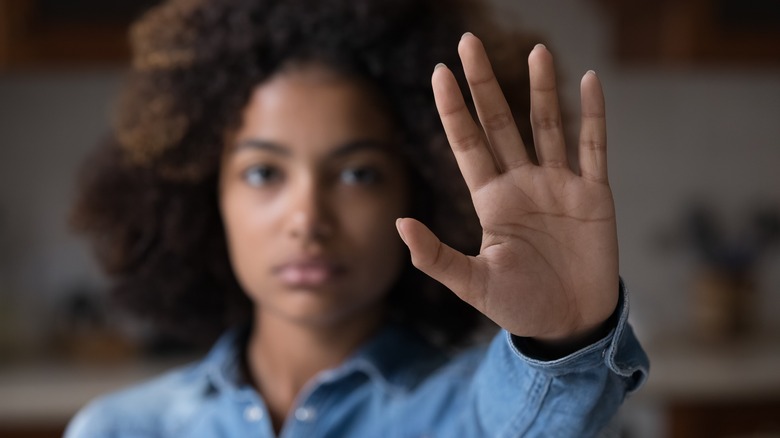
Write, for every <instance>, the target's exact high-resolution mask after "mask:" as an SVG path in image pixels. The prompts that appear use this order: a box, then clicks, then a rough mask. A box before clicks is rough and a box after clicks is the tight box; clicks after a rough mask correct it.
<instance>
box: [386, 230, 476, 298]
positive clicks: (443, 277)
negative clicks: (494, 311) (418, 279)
mask: <svg viewBox="0 0 780 438" xmlns="http://www.w3.org/2000/svg"><path fill="white" fill-rule="evenodd" d="M395 226H396V228H397V229H398V234H400V235H401V239H402V240H403V241H404V243H405V244H406V246H407V247H409V252H410V253H411V254H412V264H413V265H414V266H415V267H416V268H417V269H419V270H421V271H422V272H424V273H425V274H427V275H428V276H430V277H431V278H433V279H434V280H436V281H438V282H439V283H441V284H443V285H444V286H446V287H447V288H448V289H450V290H451V291H453V292H455V293H456V294H457V295H458V296H459V297H460V298H461V299H463V300H464V301H469V300H468V299H467V297H465V296H463V291H467V290H469V287H468V284H469V283H470V281H471V277H472V263H471V260H470V259H469V257H467V256H465V255H464V254H463V253H461V252H460V251H456V250H454V249H452V248H451V247H449V246H447V245H445V244H443V243H442V242H441V241H440V240H439V238H438V237H436V235H435V234H433V232H432V231H431V230H430V229H428V227H426V226H425V225H424V224H423V223H422V222H420V221H418V220H416V219H412V218H399V219H397V220H396V221H395Z"/></svg>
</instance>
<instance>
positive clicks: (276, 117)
mask: <svg viewBox="0 0 780 438" xmlns="http://www.w3.org/2000/svg"><path fill="white" fill-rule="evenodd" d="M394 131H395V129H394V127H393V124H392V122H391V117H390V116H389V114H388V112H387V111H386V110H385V108H384V106H383V105H382V104H381V99H380V98H379V97H378V95H377V93H376V92H373V90H372V89H371V88H370V87H369V86H368V85H366V84H365V83H363V82H361V81H359V80H356V79H353V78H350V77H347V76H344V75H340V74H338V73H335V72H334V71H332V70H329V69H327V68H325V67H322V66H317V65H309V66H303V67H296V68H292V69H286V70H282V71H280V72H279V73H277V74H275V75H273V76H272V77H270V78H269V79H267V80H266V81H264V82H262V83H260V84H258V85H257V86H256V87H255V88H254V89H253V91H252V94H251V96H250V98H249V100H248V102H247V105H246V107H245V108H244V110H243V114H242V124H241V126H240V128H239V129H238V132H237V133H236V137H235V139H236V141H238V142H240V141H242V140H248V139H255V140H263V141H269V142H273V143H279V144H282V145H284V146H285V147H290V148H297V147H309V148H311V147H327V146H329V145H330V146H336V145H338V144H341V143H344V142H351V141H355V140H378V141H384V142H388V141H391V140H392V138H393V137H394V136H395V133H394Z"/></svg>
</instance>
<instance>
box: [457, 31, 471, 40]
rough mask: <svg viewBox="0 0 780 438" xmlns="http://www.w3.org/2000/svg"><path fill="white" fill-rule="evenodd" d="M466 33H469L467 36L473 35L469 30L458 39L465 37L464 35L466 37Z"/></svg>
mask: <svg viewBox="0 0 780 438" xmlns="http://www.w3.org/2000/svg"><path fill="white" fill-rule="evenodd" d="M466 35H469V36H474V34H473V33H471V32H466V33H464V34H463V35H461V36H460V39H463V38H465V37H466Z"/></svg>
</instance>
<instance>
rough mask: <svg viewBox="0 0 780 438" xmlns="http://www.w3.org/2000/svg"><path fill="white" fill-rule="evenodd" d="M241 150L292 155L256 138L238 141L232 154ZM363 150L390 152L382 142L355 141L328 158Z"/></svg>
mask: <svg viewBox="0 0 780 438" xmlns="http://www.w3.org/2000/svg"><path fill="white" fill-rule="evenodd" d="M242 149H255V150H263V151H268V152H271V153H273V154H277V155H281V156H285V157H289V156H291V155H292V151H290V149H288V148H286V147H284V146H283V145H280V144H278V143H274V142H271V141H266V140H261V139H256V138H249V139H246V140H241V141H239V142H238V143H236V146H235V148H234V152H238V151H240V150H242ZM363 150H377V151H380V152H385V153H387V152H389V151H390V147H389V144H388V143H386V142H382V141H377V140H368V139H366V140H355V141H351V142H349V143H346V144H344V145H342V146H339V147H338V148H336V149H335V150H333V151H331V152H330V153H329V154H328V158H339V157H343V156H346V155H351V154H354V153H356V152H359V151H363Z"/></svg>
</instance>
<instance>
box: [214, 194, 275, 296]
mask: <svg viewBox="0 0 780 438" xmlns="http://www.w3.org/2000/svg"><path fill="white" fill-rule="evenodd" d="M220 208H221V213H222V221H223V223H224V227H225V235H226V237H227V244H228V251H229V256H230V263H231V265H232V267H233V271H234V273H235V275H236V277H237V279H238V281H239V283H240V284H241V286H242V288H243V289H244V290H245V291H247V292H250V293H251V291H252V285H253V284H254V285H256V284H259V283H260V282H261V280H262V277H263V275H265V273H266V271H265V270H263V269H259V268H260V267H261V266H264V264H265V263H267V261H266V258H267V255H268V252H269V251H268V247H269V245H268V242H269V240H268V238H267V236H268V235H269V234H272V233H274V231H273V230H272V229H270V227H271V225H272V224H271V223H270V222H269V221H268V219H269V215H268V209H265V210H263V209H260V208H257V206H255V205H254V203H253V202H252V201H251V200H250V199H246V198H245V197H241V196H237V195H236V193H235V192H233V193H231V194H227V196H226V197H224V199H223V200H222V202H221V205H220ZM261 213H265V214H261Z"/></svg>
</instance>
